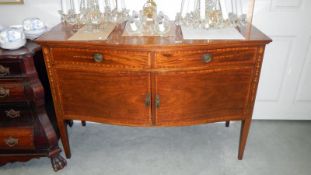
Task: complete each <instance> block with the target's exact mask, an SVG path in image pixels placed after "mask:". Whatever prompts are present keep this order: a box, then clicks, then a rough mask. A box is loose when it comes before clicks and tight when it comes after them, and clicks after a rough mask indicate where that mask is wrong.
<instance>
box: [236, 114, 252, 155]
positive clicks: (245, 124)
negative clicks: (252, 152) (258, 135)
mask: <svg viewBox="0 0 311 175" xmlns="http://www.w3.org/2000/svg"><path fill="white" fill-rule="evenodd" d="M250 125H251V119H245V120H242V122H241V135H240V145H239V155H238V159H239V160H242V159H243V155H244V149H245V145H246V141H247V136H248V132H249V128H250Z"/></svg>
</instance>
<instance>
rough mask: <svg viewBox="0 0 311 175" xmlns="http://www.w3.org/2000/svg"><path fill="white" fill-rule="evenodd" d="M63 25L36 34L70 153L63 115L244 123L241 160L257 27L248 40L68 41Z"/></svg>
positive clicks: (259, 37)
mask: <svg viewBox="0 0 311 175" xmlns="http://www.w3.org/2000/svg"><path fill="white" fill-rule="evenodd" d="M71 29H72V28H71V26H69V25H64V24H60V25H57V26H56V27H55V28H53V29H52V30H51V31H49V32H48V33H46V34H45V35H43V36H42V37H40V38H39V39H38V40H37V42H38V43H40V44H41V45H42V47H43V51H44V56H45V62H46V65H47V71H48V76H49V81H50V84H51V91H52V95H53V99H54V102H55V110H56V116H57V122H58V127H59V129H60V134H61V139H62V142H63V145H64V149H65V153H66V156H67V158H70V156H71V152H70V145H69V141H68V135H67V124H66V123H67V122H66V121H68V120H83V121H94V122H102V123H109V124H117V125H127V126H150V127H153V126H185V125H194V124H201V123H209V122H218V121H232V120H239V121H242V122H243V124H242V128H241V139H240V146H239V154H238V158H239V159H242V157H243V152H244V148H245V144H246V140H247V135H248V131H249V126H250V121H251V118H252V111H253V107H254V102H255V97H256V90H257V85H258V80H259V75H260V68H261V64H262V59H263V54H264V48H265V45H266V44H267V43H269V42H271V39H270V38H268V37H267V36H266V35H264V34H263V33H261V32H260V31H259V30H257V29H256V28H255V27H251V28H250V30H246V29H245V28H241V29H239V30H240V32H241V34H242V35H243V36H244V37H245V38H246V39H245V40H183V39H182V33H181V30H180V28H179V27H177V29H176V36H175V37H122V33H123V30H124V24H123V25H119V26H117V27H116V28H115V30H114V31H113V32H112V33H111V34H110V36H109V38H108V40H106V41H68V38H69V37H71V36H72V35H73V32H72V30H71Z"/></svg>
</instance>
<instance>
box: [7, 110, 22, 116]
mask: <svg viewBox="0 0 311 175" xmlns="http://www.w3.org/2000/svg"><path fill="white" fill-rule="evenodd" d="M5 113H6V116H7V117H10V118H18V117H21V111H15V110H14V109H11V110H9V111H5Z"/></svg>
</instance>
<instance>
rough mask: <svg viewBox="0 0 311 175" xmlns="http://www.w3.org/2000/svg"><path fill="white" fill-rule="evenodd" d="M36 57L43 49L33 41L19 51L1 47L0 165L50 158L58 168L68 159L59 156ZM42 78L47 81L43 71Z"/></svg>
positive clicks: (40, 55) (56, 138)
mask: <svg viewBox="0 0 311 175" xmlns="http://www.w3.org/2000/svg"><path fill="white" fill-rule="evenodd" d="M36 59H41V60H42V59H43V58H42V52H41V48H40V46H39V45H37V44H35V43H33V42H28V43H27V45H26V46H25V47H23V48H21V49H19V50H14V51H8V50H2V49H0V164H1V165H3V164H6V163H9V162H15V161H22V162H25V161H28V160H30V159H32V158H40V157H49V158H50V159H51V163H52V167H53V169H54V170H55V171H58V170H60V169H62V168H63V167H64V166H65V165H66V160H65V159H64V158H62V157H61V156H60V152H61V150H60V148H59V147H58V137H57V135H56V132H55V130H54V128H53V126H52V124H51V122H50V119H49V116H48V115H47V112H46V106H45V104H47V103H45V101H46V100H47V99H48V97H47V98H45V94H48V93H46V92H47V91H46V92H45V91H44V88H43V86H42V84H41V81H40V80H39V76H38V74H37V71H36V67H35V64H34V63H35V62H34V61H36ZM39 67H44V65H40V66H39ZM40 74H41V73H40ZM40 78H41V80H42V81H44V76H43V75H42V74H41V75H40ZM45 79H47V78H45ZM47 107H48V106H47ZM50 111H51V110H50ZM49 115H50V117H51V118H53V116H52V115H53V114H52V113H51V112H49Z"/></svg>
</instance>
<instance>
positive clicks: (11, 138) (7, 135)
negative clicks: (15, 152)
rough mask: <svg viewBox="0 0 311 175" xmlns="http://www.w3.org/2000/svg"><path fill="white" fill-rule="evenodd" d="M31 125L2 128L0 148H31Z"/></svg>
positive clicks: (32, 141)
mask: <svg viewBox="0 0 311 175" xmlns="http://www.w3.org/2000/svg"><path fill="white" fill-rule="evenodd" d="M33 133H34V130H33V127H20V128H18V130H17V129H16V128H4V129H1V132H0V149H5V150H9V149H23V150H33V149H35V146H34V139H33V138H34V134H33Z"/></svg>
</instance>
